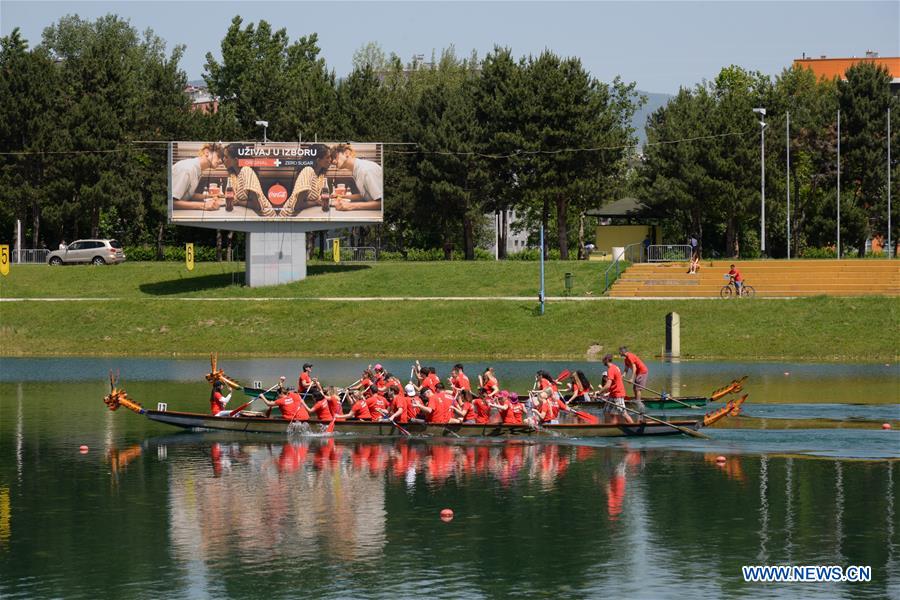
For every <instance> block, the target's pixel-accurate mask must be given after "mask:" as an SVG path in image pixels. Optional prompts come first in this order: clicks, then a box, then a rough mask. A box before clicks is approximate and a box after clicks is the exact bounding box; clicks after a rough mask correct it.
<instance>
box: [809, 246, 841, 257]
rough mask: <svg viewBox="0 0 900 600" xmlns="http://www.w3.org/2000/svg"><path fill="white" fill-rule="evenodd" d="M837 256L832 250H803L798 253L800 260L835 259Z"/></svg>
mask: <svg viewBox="0 0 900 600" xmlns="http://www.w3.org/2000/svg"><path fill="white" fill-rule="evenodd" d="M836 256H837V254H836V253H835V250H834V248H811V247H810V248H804V249H803V250H802V251H801V252H800V257H801V258H835V257H836Z"/></svg>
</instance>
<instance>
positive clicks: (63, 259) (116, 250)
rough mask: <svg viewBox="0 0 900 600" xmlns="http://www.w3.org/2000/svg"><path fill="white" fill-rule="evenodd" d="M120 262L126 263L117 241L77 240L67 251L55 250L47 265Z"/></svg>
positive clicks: (50, 255) (67, 247) (114, 263)
mask: <svg viewBox="0 0 900 600" xmlns="http://www.w3.org/2000/svg"><path fill="white" fill-rule="evenodd" d="M120 262H125V253H124V252H123V251H122V244H121V243H120V242H119V241H117V240H76V241H74V242H72V243H71V244H69V245H68V246H66V249H65V250H54V251H53V252H51V253H50V254H49V255H48V256H47V263H49V264H51V265H63V264H78V263H91V264H92V265H106V264H111V265H117V264H119V263H120Z"/></svg>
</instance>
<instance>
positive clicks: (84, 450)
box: [78, 444, 88, 454]
mask: <svg viewBox="0 0 900 600" xmlns="http://www.w3.org/2000/svg"><path fill="white" fill-rule="evenodd" d="M78 451H79V452H81V453H82V454H87V453H88V447H87V445H85V444H82V445H80V446H79V447H78Z"/></svg>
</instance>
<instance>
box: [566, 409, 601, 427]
mask: <svg viewBox="0 0 900 600" xmlns="http://www.w3.org/2000/svg"><path fill="white" fill-rule="evenodd" d="M569 412H571V413H572V414H574V415H575V416H576V417H580V418H582V419H584V420H585V421H587V422H588V423H590V424H591V425H597V424H598V423H600V419H598V418H597V417H595V416H594V415H592V414H590V413H586V412H584V411H581V410H575V409H574V408H570V409H569Z"/></svg>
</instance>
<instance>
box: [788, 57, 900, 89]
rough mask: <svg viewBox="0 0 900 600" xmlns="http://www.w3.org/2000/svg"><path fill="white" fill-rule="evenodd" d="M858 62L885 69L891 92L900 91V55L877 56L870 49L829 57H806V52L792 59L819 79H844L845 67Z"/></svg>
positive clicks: (795, 63) (795, 64)
mask: <svg viewBox="0 0 900 600" xmlns="http://www.w3.org/2000/svg"><path fill="white" fill-rule="evenodd" d="M859 63H872V64H875V65H879V66H882V67H884V68H885V69H887V72H888V73H890V75H891V78H892V79H891V92H893V93H895V94H896V93H900V56H884V57H882V56H878V53H877V52H872V51H871V50H869V51H866V55H865V56H864V57H860V58H858V57H855V56H853V57H850V58H829V57H827V56H825V55H822V56H820V57H819V58H807V57H806V54H804V55H803V58H796V59H794V66H795V67H805V68H807V69H810V70H811V71H812V72H813V73H815V74H816V76H817V77H818V78H819V79H834V78H835V77H839V78H840V79H846V73H847V69H849V68H850V67H852V66H853V65H856V64H859Z"/></svg>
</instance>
